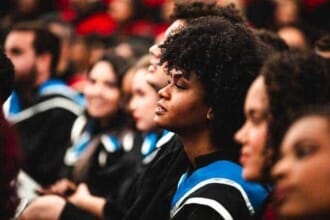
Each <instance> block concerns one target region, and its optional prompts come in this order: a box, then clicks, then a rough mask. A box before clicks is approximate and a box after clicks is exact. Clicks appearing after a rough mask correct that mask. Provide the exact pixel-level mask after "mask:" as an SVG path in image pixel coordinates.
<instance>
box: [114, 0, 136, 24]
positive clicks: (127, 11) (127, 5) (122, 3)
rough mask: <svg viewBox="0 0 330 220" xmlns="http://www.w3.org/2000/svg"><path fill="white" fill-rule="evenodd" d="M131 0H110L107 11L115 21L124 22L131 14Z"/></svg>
mask: <svg viewBox="0 0 330 220" xmlns="http://www.w3.org/2000/svg"><path fill="white" fill-rule="evenodd" d="M132 4H133V3H132V1H131V0H112V1H110V2H109V13H110V15H111V17H112V18H113V19H114V20H116V21H117V22H125V21H127V20H129V19H130V18H131V17H132V15H133V6H132Z"/></svg>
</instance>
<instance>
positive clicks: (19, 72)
mask: <svg viewBox="0 0 330 220" xmlns="http://www.w3.org/2000/svg"><path fill="white" fill-rule="evenodd" d="M33 41H34V33H33V32H30V31H12V32H10V33H9V34H8V35H7V38H6V40H5V45H4V47H5V51H6V54H7V56H8V57H9V59H10V60H11V61H12V62H13V64H14V67H15V81H16V82H17V83H20V82H21V83H22V84H24V83H27V82H29V83H30V82H35V78H36V66H37V62H38V57H37V56H36V54H35V51H34V48H33V45H32V43H33ZM26 85H29V84H26ZM26 85H25V86H26Z"/></svg>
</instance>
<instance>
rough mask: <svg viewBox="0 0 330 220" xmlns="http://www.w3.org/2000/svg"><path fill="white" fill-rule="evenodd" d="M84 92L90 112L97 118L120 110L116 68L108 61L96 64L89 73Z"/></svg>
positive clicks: (107, 116) (111, 114) (106, 116)
mask: <svg viewBox="0 0 330 220" xmlns="http://www.w3.org/2000/svg"><path fill="white" fill-rule="evenodd" d="M84 94H85V96H86V100H87V110H88V113H89V114H90V115H91V116H92V117H95V118H99V119H102V118H109V117H112V116H113V115H115V113H116V112H117V111H118V107H119V102H120V90H119V87H118V83H117V77H116V75H115V73H114V70H113V68H112V66H111V64H109V63H108V62H106V61H100V62H98V63H96V64H95V65H94V67H93V68H92V70H91V71H90V73H89V75H88V82H87V83H86V86H85V89H84Z"/></svg>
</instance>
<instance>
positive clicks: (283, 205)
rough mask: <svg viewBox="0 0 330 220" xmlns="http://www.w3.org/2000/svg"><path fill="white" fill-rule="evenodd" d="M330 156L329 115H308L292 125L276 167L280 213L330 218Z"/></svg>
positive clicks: (273, 173) (283, 215) (276, 186)
mask: <svg viewBox="0 0 330 220" xmlns="http://www.w3.org/2000/svg"><path fill="white" fill-rule="evenodd" d="M329 158H330V124H329V118H325V117H321V116H317V115H315V116H314V115H310V116H305V117H303V118H301V119H300V120H298V121H297V122H295V123H294V124H293V125H292V126H291V127H290V128H289V130H288V131H287V133H286V134H285V136H284V139H283V142H282V144H281V153H280V159H279V161H278V162H277V163H276V164H275V166H274V167H273V170H272V176H273V177H274V179H275V201H276V205H277V209H278V213H279V215H280V216H282V217H285V218H288V219H289V218H290V219H291V218H292V219H307V218H306V217H310V218H308V219H329V217H330V187H329V186H330V160H329ZM322 214H323V215H322Z"/></svg>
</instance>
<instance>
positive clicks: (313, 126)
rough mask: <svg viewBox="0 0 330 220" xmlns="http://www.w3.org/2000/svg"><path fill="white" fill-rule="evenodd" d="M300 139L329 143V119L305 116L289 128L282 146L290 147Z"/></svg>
mask: <svg viewBox="0 0 330 220" xmlns="http://www.w3.org/2000/svg"><path fill="white" fill-rule="evenodd" d="M324 138H325V139H324ZM300 139H308V140H312V139H314V140H316V139H319V140H321V139H322V140H327V141H330V126H329V119H327V118H325V117H321V116H306V117H304V118H302V119H299V120H298V121H297V122H295V123H294V124H293V125H292V126H291V127H290V128H289V130H288V132H287V133H286V135H285V137H284V141H283V143H284V146H285V145H291V144H292V143H293V142H296V141H298V140H300ZM329 149H330V145H329Z"/></svg>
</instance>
